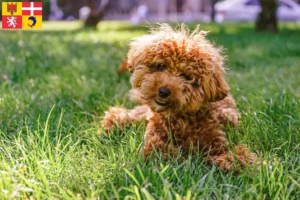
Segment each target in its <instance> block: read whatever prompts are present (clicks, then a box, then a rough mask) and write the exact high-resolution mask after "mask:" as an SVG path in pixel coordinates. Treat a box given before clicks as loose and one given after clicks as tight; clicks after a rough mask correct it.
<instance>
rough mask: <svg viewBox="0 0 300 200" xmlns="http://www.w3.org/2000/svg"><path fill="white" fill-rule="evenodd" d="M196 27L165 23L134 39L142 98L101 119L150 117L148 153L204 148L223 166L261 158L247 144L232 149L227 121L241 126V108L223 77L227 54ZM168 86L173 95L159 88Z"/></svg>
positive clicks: (136, 93) (120, 121)
mask: <svg viewBox="0 0 300 200" xmlns="http://www.w3.org/2000/svg"><path fill="white" fill-rule="evenodd" d="M206 34H207V33H206V32H204V31H200V30H199V28H197V29H196V30H195V31H193V32H192V33H190V32H189V30H188V29H187V28H186V27H185V26H184V25H182V26H181V28H180V29H179V30H174V29H172V28H171V27H170V26H168V25H166V24H163V25H161V26H160V27H159V28H157V29H153V30H152V32H151V33H150V34H147V35H144V36H141V37H137V38H134V39H133V40H132V41H131V43H130V49H129V53H128V58H127V67H128V69H129V71H130V72H131V73H132V75H131V79H130V81H131V84H132V86H133V88H134V89H133V90H132V91H131V92H130V96H131V99H132V100H135V101H137V102H139V103H140V104H142V106H137V107H135V108H133V109H132V110H127V109H124V108H110V110H109V111H108V112H106V114H105V117H104V119H103V121H102V122H101V124H102V126H103V127H104V129H105V130H110V129H112V128H114V127H115V126H117V125H119V126H124V125H126V124H128V123H132V122H136V121H140V120H142V119H147V128H146V133H145V135H144V140H145V141H144V149H143V154H144V155H145V156H146V157H147V158H148V157H149V155H151V152H152V151H153V150H154V149H159V150H160V151H162V152H163V153H164V155H176V154H177V153H178V150H181V151H183V152H185V153H187V152H189V151H190V150H191V149H192V151H194V152H196V151H201V152H203V156H204V158H205V159H206V160H207V161H208V162H209V163H212V164H216V165H218V166H219V167H220V168H222V169H226V170H229V169H231V168H234V169H236V166H237V164H238V165H241V166H246V165H248V164H254V163H255V162H256V160H257V159H256V155H255V154H254V153H251V152H250V151H248V150H247V148H246V147H245V146H244V145H239V146H236V147H235V148H234V149H235V151H233V152H232V151H230V150H229V148H228V142H227V139H226V137H225V133H224V127H225V126H226V125H231V126H237V125H238V118H239V112H238V110H237V108H236V105H235V101H234V99H233V98H232V96H231V95H230V94H229V86H228V84H227V82H226V80H225V78H224V73H225V69H224V63H223V61H224V58H223V57H222V56H221V54H220V52H221V49H220V48H216V47H214V45H213V44H212V43H211V42H209V41H208V40H207V39H206V38H205V36H206ZM162 87H163V88H168V90H169V91H170V94H169V96H168V97H163V98H162V97H161V96H160V95H159V94H158V90H159V88H162Z"/></svg>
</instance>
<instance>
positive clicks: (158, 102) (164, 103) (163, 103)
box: [154, 97, 168, 106]
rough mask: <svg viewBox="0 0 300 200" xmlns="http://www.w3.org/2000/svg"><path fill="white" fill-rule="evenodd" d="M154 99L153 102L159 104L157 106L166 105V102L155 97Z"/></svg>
mask: <svg viewBox="0 0 300 200" xmlns="http://www.w3.org/2000/svg"><path fill="white" fill-rule="evenodd" d="M154 100H155V103H156V104H157V105H159V106H166V105H168V102H163V101H161V100H158V99H157V98H156V97H155V98H154Z"/></svg>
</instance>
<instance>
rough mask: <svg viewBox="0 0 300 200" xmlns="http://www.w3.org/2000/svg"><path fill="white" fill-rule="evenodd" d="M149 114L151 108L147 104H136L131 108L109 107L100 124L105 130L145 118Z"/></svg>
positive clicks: (147, 117) (150, 114)
mask: <svg viewBox="0 0 300 200" xmlns="http://www.w3.org/2000/svg"><path fill="white" fill-rule="evenodd" d="M151 116H152V113H151V110H150V108H149V107H148V106H147V105H142V106H136V107H134V108H133V109H131V110H127V109H125V108H121V107H111V108H110V109H109V110H108V111H106V112H105V116H104V118H103V120H102V121H101V126H102V127H103V128H104V130H105V131H109V130H111V129H113V128H115V127H117V126H120V127H124V126H125V125H126V124H130V123H133V122H137V121H142V120H147V119H149V118H150V117H151Z"/></svg>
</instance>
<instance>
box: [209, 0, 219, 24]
mask: <svg viewBox="0 0 300 200" xmlns="http://www.w3.org/2000/svg"><path fill="white" fill-rule="evenodd" d="M217 2H218V0H212V1H211V13H210V19H211V21H212V22H214V21H215V15H216V10H215V4H216V3H217Z"/></svg>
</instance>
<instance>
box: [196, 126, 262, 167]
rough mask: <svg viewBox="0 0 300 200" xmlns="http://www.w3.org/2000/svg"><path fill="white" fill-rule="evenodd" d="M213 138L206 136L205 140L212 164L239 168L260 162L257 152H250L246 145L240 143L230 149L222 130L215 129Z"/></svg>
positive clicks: (206, 153) (207, 153) (208, 156)
mask: <svg viewBox="0 0 300 200" xmlns="http://www.w3.org/2000/svg"><path fill="white" fill-rule="evenodd" d="M211 136H212V138H206V140H205V141H201V142H202V143H203V142H204V143H205V144H204V147H205V148H204V150H205V151H206V152H205V155H206V156H207V160H208V162H209V163H211V164H216V165H217V166H219V167H220V168H221V169H224V170H234V171H235V170H238V167H239V166H241V167H246V166H247V165H253V164H256V163H258V162H257V161H258V160H257V157H256V154H255V153H252V152H250V151H249V150H248V149H247V148H246V146H244V145H238V146H235V147H234V151H230V150H229V149H228V147H227V145H226V142H227V140H226V138H225V134H224V132H223V131H221V130H217V129H216V130H213V131H212V134H211Z"/></svg>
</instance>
